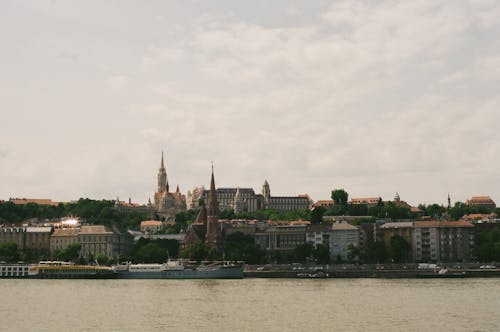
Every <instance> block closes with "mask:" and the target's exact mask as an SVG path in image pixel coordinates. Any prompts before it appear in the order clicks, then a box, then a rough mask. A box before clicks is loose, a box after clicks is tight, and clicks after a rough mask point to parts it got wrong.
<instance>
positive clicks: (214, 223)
mask: <svg viewBox="0 0 500 332" xmlns="http://www.w3.org/2000/svg"><path fill="white" fill-rule="evenodd" d="M222 240H223V237H222V227H221V225H220V223H219V203H218V201H217V192H216V190H215V178H214V169H213V166H212V176H211V179H210V190H209V192H208V197H207V200H206V204H205V205H203V206H202V207H201V208H200V212H199V213H198V215H197V216H196V219H195V221H194V222H193V223H192V224H191V225H189V227H188V229H187V231H186V237H185V238H184V245H185V246H190V245H193V244H195V243H198V242H202V243H206V244H208V245H209V246H211V247H212V248H214V249H215V250H216V251H219V252H220V251H221V250H222Z"/></svg>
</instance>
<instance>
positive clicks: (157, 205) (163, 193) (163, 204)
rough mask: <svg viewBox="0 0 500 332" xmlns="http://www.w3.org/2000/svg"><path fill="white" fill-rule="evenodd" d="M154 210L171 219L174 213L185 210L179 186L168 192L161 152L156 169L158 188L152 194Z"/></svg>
mask: <svg viewBox="0 0 500 332" xmlns="http://www.w3.org/2000/svg"><path fill="white" fill-rule="evenodd" d="M154 210H155V212H156V213H157V214H158V215H159V216H160V217H162V218H165V219H173V218H174V217H175V214H176V213H178V212H181V211H186V197H185V196H184V195H182V194H181V193H180V191H179V186H177V189H176V191H175V192H170V186H169V184H168V179H167V171H166V170H165V164H164V161H163V153H162V155H161V164H160V170H159V171H158V189H157V191H156V193H155V195H154Z"/></svg>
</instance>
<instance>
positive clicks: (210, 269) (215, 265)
mask: <svg viewBox="0 0 500 332" xmlns="http://www.w3.org/2000/svg"><path fill="white" fill-rule="evenodd" d="M113 270H114V271H115V273H116V274H117V278H119V279H241V278H243V265H242V264H234V263H227V262H211V263H202V264H197V263H191V262H183V261H168V262H167V263H164V264H130V263H127V264H122V265H116V266H114V267H113Z"/></svg>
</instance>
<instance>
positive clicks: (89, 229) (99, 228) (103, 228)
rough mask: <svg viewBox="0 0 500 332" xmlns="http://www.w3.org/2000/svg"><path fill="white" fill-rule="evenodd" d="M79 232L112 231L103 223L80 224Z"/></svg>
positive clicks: (110, 232)
mask: <svg viewBox="0 0 500 332" xmlns="http://www.w3.org/2000/svg"><path fill="white" fill-rule="evenodd" d="M79 234H113V231H112V230H111V229H110V228H109V227H106V226H104V225H92V226H82V227H81V228H80V233H79Z"/></svg>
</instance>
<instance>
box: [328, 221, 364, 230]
mask: <svg viewBox="0 0 500 332" xmlns="http://www.w3.org/2000/svg"><path fill="white" fill-rule="evenodd" d="M357 229H358V228H357V227H356V226H353V225H351V224H348V223H346V222H341V223H333V224H332V230H334V231H352V230H357Z"/></svg>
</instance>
